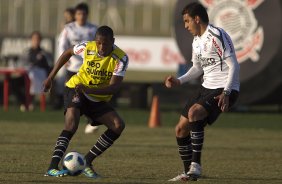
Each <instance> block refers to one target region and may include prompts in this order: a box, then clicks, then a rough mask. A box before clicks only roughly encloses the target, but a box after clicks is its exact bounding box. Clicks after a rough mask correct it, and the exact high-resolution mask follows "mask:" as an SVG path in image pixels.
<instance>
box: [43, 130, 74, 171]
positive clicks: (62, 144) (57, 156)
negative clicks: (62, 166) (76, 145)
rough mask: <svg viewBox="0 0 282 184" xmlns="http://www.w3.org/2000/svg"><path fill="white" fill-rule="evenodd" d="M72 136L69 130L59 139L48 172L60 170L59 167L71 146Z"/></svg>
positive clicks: (63, 132)
mask: <svg viewBox="0 0 282 184" xmlns="http://www.w3.org/2000/svg"><path fill="white" fill-rule="evenodd" d="M72 136H73V133H72V132H69V131H67V130H63V131H62V133H61V134H60V136H59V137H58V139H57V142H56V145H55V149H54V153H53V156H52V160H51V163H50V166H49V169H48V170H50V169H58V165H59V163H60V161H61V159H62V157H63V156H64V154H65V151H66V149H67V147H68V145H69V142H70V140H71V138H72Z"/></svg>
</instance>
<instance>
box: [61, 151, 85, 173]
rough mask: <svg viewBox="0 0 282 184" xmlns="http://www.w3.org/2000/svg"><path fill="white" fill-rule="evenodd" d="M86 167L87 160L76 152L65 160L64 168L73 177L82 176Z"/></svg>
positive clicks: (69, 154) (67, 155) (70, 153)
mask: <svg viewBox="0 0 282 184" xmlns="http://www.w3.org/2000/svg"><path fill="white" fill-rule="evenodd" d="M85 167H86V160H85V158H84V156H83V155H82V154H80V153H78V152H76V151H72V152H69V153H68V154H66V155H65V157H64V159H63V168H64V169H67V170H68V172H69V175H71V176H77V175H79V174H81V173H82V171H83V169H84V168H85Z"/></svg>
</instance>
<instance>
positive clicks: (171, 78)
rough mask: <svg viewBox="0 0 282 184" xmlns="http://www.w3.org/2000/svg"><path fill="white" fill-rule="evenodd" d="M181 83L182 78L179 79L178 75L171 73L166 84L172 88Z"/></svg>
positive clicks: (166, 79)
mask: <svg viewBox="0 0 282 184" xmlns="http://www.w3.org/2000/svg"><path fill="white" fill-rule="evenodd" d="M179 85H180V80H179V79H177V78H176V77H174V76H172V75H170V76H167V77H166V78H165V86H166V87H167V88H172V87H174V86H179Z"/></svg>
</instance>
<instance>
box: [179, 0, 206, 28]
mask: <svg viewBox="0 0 282 184" xmlns="http://www.w3.org/2000/svg"><path fill="white" fill-rule="evenodd" d="M185 14H188V15H189V16H190V17H192V18H195V17H196V16H199V17H200V18H201V20H202V21H203V22H204V23H209V16H208V13H207V10H206V9H205V7H204V6H203V5H202V4H200V3H197V2H194V3H190V4H188V5H187V6H185V7H184V8H183V10H182V15H185Z"/></svg>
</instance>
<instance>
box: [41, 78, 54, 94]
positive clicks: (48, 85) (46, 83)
mask: <svg viewBox="0 0 282 184" xmlns="http://www.w3.org/2000/svg"><path fill="white" fill-rule="evenodd" d="M42 86H43V92H49V91H50V89H51V87H52V79H50V78H47V79H46V80H44V81H43V83H42Z"/></svg>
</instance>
